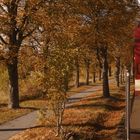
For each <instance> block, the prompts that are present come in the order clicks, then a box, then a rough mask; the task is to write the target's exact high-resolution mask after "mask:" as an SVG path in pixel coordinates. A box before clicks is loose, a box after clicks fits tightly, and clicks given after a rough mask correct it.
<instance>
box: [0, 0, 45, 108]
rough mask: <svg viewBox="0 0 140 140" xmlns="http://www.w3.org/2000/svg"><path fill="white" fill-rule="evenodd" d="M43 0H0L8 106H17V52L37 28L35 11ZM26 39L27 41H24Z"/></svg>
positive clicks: (0, 39)
mask: <svg viewBox="0 0 140 140" xmlns="http://www.w3.org/2000/svg"><path fill="white" fill-rule="evenodd" d="M43 3H44V1H43V0H39V1H38V0H30V1H29V0H28V1H23V0H2V1H1V2H0V12H1V16H0V44H1V45H2V48H3V54H5V55H2V56H1V59H5V60H6V65H7V69H8V75H9V81H10V82H9V86H10V94H9V95H10V102H9V108H18V107H19V82H18V54H19V52H20V48H21V46H22V45H23V43H27V42H28V41H27V40H26V39H27V38H29V37H31V36H32V34H33V33H34V32H35V31H36V30H37V29H38V22H37V18H36V17H37V14H38V13H37V12H38V11H39V9H40V7H41V5H42V4H43ZM26 41H27V42H26Z"/></svg>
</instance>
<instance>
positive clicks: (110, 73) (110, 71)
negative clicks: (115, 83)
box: [108, 66, 112, 77]
mask: <svg viewBox="0 0 140 140" xmlns="http://www.w3.org/2000/svg"><path fill="white" fill-rule="evenodd" d="M108 70H109V76H110V77H111V76H112V69H111V66H109V69H108Z"/></svg>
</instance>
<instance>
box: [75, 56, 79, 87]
mask: <svg viewBox="0 0 140 140" xmlns="http://www.w3.org/2000/svg"><path fill="white" fill-rule="evenodd" d="M75 65H76V80H75V87H77V88H78V87H79V86H80V82H79V81H80V80H79V79H80V73H79V72H80V69H79V62H78V58H77V59H76V62H75Z"/></svg>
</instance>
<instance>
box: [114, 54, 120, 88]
mask: <svg viewBox="0 0 140 140" xmlns="http://www.w3.org/2000/svg"><path fill="white" fill-rule="evenodd" d="M115 61H116V72H115V78H116V83H117V87H119V86H120V78H119V76H120V57H116V59H115Z"/></svg>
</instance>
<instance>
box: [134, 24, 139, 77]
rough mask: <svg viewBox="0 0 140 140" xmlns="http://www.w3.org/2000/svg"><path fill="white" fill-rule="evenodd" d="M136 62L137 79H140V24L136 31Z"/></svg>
mask: <svg viewBox="0 0 140 140" xmlns="http://www.w3.org/2000/svg"><path fill="white" fill-rule="evenodd" d="M134 38H135V45H134V61H135V78H136V79H140V24H139V25H138V26H137V28H136V29H135V31H134Z"/></svg>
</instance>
